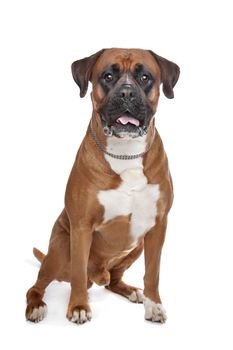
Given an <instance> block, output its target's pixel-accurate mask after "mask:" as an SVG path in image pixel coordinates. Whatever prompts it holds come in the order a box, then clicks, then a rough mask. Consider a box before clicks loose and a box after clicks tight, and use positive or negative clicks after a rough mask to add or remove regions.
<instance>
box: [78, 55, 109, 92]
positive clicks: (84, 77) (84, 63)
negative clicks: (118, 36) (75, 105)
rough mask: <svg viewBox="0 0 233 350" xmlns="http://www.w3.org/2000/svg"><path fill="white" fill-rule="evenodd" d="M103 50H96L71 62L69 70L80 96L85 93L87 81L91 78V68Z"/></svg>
mask: <svg viewBox="0 0 233 350" xmlns="http://www.w3.org/2000/svg"><path fill="white" fill-rule="evenodd" d="M103 52H104V49H103V50H100V51H98V52H96V53H95V54H94V55H91V56H89V57H85V58H83V59H81V60H78V61H75V62H73V63H72V65H71V71H72V75H73V78H74V81H75V82H76V84H78V86H79V88H80V97H84V96H85V95H86V93H87V88H88V81H89V80H90V79H91V73H92V68H93V66H94V64H95V63H96V61H97V60H98V58H99V57H100V55H101V54H102V53H103Z"/></svg>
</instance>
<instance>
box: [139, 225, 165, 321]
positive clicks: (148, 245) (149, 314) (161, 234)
mask: <svg viewBox="0 0 233 350" xmlns="http://www.w3.org/2000/svg"><path fill="white" fill-rule="evenodd" d="M166 223H167V220H166V218H165V219H158V220H157V223H156V226H155V227H153V228H152V229H151V230H150V231H149V232H148V233H147V234H146V236H145V238H144V255H145V276H144V296H145V298H144V306H145V319H146V320H150V321H153V322H161V323H164V322H165V321H166V319H167V316H166V311H165V309H164V307H163V305H162V303H161V299H160V295H159V270H160V257H161V251H162V247H163V242H164V238H165V233H166V226H167V225H166Z"/></svg>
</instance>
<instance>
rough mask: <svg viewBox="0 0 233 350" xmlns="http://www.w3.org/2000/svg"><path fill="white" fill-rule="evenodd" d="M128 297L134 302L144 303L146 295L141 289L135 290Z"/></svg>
mask: <svg viewBox="0 0 233 350" xmlns="http://www.w3.org/2000/svg"><path fill="white" fill-rule="evenodd" d="M128 299H129V300H130V301H132V303H143V300H144V295H143V291H142V290H141V289H137V290H134V291H133V292H132V293H131V294H130V295H129V296H128Z"/></svg>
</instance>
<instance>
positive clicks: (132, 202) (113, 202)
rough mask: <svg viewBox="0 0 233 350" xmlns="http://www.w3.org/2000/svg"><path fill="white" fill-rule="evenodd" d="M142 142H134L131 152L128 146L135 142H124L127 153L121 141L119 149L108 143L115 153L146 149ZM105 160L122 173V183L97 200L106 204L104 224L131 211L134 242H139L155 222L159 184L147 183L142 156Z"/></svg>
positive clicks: (130, 152)
mask: <svg viewBox="0 0 233 350" xmlns="http://www.w3.org/2000/svg"><path fill="white" fill-rule="evenodd" d="M140 141H141V143H139V144H135V146H134V151H133V152H132V150H131V151H130V147H129V145H132V144H131V143H129V142H128V144H126V145H125V146H126V147H127V152H126V151H125V152H124V150H123V149H122V144H120V146H121V147H120V150H119V147H116V146H115V147H111V144H110V145H109V144H108V151H109V152H111V151H114V153H115V154H136V153H140V152H141V151H142V152H143V150H144V149H145V144H143V142H142V141H143V140H140ZM132 142H133V140H132ZM134 142H135V141H134ZM140 146H141V147H140ZM112 148H114V150H113V149H112ZM128 149H129V150H128ZM135 149H136V150H135ZM137 150H138V152H137ZM117 152H118V153H117ZM106 160H107V161H108V162H109V163H110V166H111V168H112V169H113V170H114V171H115V172H116V173H118V174H119V175H120V177H121V180H122V182H121V184H120V186H119V187H118V188H116V189H109V190H106V191H99V193H98V200H99V202H100V204H101V205H103V207H104V222H103V223H107V222H108V221H109V220H113V219H114V218H117V217H119V216H127V215H129V214H131V215H130V223H129V231H130V234H131V236H132V239H133V241H136V240H137V239H138V238H139V237H141V236H143V235H144V234H145V233H146V232H147V231H149V230H150V228H151V227H153V226H154V225H155V220H156V214H157V201H158V199H159V185H155V184H148V181H147V178H146V176H145V175H144V173H143V166H142V158H136V159H130V160H120V159H115V158H110V157H109V156H106ZM109 234H110V233H109ZM119 234H120V233H119Z"/></svg>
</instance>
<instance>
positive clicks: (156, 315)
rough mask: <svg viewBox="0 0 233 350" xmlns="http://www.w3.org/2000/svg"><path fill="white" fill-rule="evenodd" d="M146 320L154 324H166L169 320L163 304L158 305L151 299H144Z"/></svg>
mask: <svg viewBox="0 0 233 350" xmlns="http://www.w3.org/2000/svg"><path fill="white" fill-rule="evenodd" d="M143 302H144V307H145V319H146V320H150V321H152V322H161V323H165V322H166V320H167V315H166V311H165V309H164V307H163V305H162V304H156V303H155V302H154V301H152V300H150V299H149V298H144V301H143Z"/></svg>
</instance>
